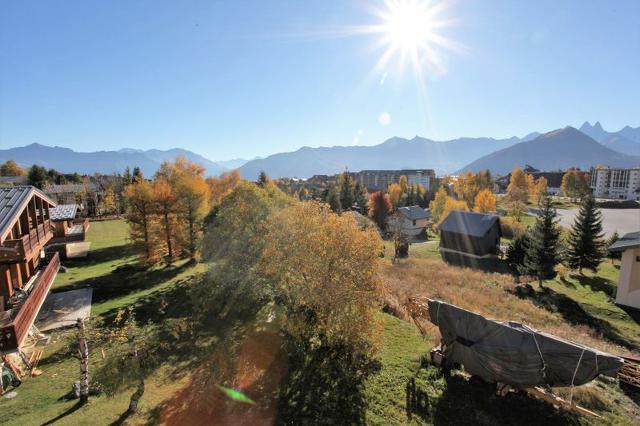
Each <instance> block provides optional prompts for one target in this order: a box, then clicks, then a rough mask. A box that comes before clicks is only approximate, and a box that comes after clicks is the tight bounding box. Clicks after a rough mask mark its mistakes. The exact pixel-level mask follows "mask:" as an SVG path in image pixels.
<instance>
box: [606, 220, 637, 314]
mask: <svg viewBox="0 0 640 426" xmlns="http://www.w3.org/2000/svg"><path fill="white" fill-rule="evenodd" d="M609 251H610V252H612V253H622V259H621V260H620V281H619V282H618V291H617V293H616V303H617V304H619V305H624V306H629V307H631V308H636V309H640V231H638V232H630V233H628V234H625V235H623V236H622V238H620V239H619V240H618V241H616V242H615V243H613V244H612V245H611V246H610V247H609Z"/></svg>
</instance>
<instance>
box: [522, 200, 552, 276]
mask: <svg viewBox="0 0 640 426" xmlns="http://www.w3.org/2000/svg"><path fill="white" fill-rule="evenodd" d="M540 209H541V211H540V215H539V216H538V218H537V219H536V223H535V225H534V226H533V228H532V229H531V232H530V234H529V242H528V244H527V251H526V254H525V257H524V264H523V267H522V268H520V272H521V273H522V274H525V275H533V276H535V277H537V278H538V284H539V285H540V287H542V281H543V280H545V279H550V278H553V277H554V276H555V271H554V268H555V266H556V265H557V264H558V263H559V262H560V255H559V253H558V252H559V239H560V227H559V226H558V213H557V212H556V209H555V208H554V207H553V204H552V202H551V198H549V197H544V198H543V200H542V202H541V205H540Z"/></svg>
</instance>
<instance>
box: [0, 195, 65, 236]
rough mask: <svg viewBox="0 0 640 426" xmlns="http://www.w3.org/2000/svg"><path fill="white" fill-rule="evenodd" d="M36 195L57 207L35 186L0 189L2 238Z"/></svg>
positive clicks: (0, 228) (0, 229) (0, 230)
mask: <svg viewBox="0 0 640 426" xmlns="http://www.w3.org/2000/svg"><path fill="white" fill-rule="evenodd" d="M34 194H37V195H38V196H39V197H41V198H43V199H44V200H46V201H48V202H49V203H50V204H52V205H54V206H55V204H56V203H54V202H53V201H52V200H51V199H50V198H49V197H47V196H46V195H45V194H44V193H43V192H42V191H40V190H39V189H38V188H36V187H34V186H27V185H21V186H6V187H0V237H1V236H3V235H4V234H5V232H6V231H7V229H9V228H10V227H11V225H12V224H13V222H14V219H15V217H16V215H18V214H20V212H21V211H22V209H23V208H24V206H25V205H26V203H28V202H29V200H30V199H31V196H32V195H34Z"/></svg>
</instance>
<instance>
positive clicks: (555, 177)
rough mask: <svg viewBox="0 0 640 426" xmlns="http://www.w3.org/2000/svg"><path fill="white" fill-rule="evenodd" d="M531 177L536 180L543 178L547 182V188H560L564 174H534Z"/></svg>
mask: <svg viewBox="0 0 640 426" xmlns="http://www.w3.org/2000/svg"><path fill="white" fill-rule="evenodd" d="M531 175H532V176H533V178H534V179H536V180H538V179H539V178H540V177H541V176H543V177H544V178H545V179H546V180H547V187H549V188H560V186H562V177H563V176H564V172H534V173H531Z"/></svg>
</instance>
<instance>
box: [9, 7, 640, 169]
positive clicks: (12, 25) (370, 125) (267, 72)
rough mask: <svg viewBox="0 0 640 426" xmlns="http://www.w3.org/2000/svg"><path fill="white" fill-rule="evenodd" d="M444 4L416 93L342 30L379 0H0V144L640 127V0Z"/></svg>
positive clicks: (300, 141) (373, 37)
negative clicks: (586, 124)
mask: <svg viewBox="0 0 640 426" xmlns="http://www.w3.org/2000/svg"><path fill="white" fill-rule="evenodd" d="M435 3H437V2H435ZM378 6H379V7H382V6H383V5H382V4H378ZM438 16H439V17H440V18H441V19H442V20H445V19H446V20H452V21H454V23H453V24H452V25H450V26H447V27H445V28H442V29H439V30H437V31H438V34H440V35H441V36H443V37H446V38H447V39H449V40H452V41H455V42H456V43H457V44H458V45H460V46H462V48H458V49H454V50H450V49H444V48H439V47H436V50H437V51H438V52H439V56H440V57H441V58H442V63H443V64H444V66H443V67H442V68H443V69H440V70H438V71H435V70H432V69H429V70H427V71H425V73H424V74H423V80H422V81H424V92H422V91H421V90H420V85H419V84H418V82H417V80H416V78H415V76H414V74H413V73H412V72H410V70H405V71H404V72H400V71H399V70H398V66H397V65H398V63H397V62H398V61H397V60H396V59H395V58H392V59H391V61H390V62H389V63H388V65H387V66H386V67H385V68H384V69H381V70H374V68H375V65H376V63H377V61H378V60H379V58H380V56H381V55H382V53H383V50H382V49H380V48H376V47H375V46H376V44H377V43H378V42H379V40H380V38H381V36H380V35H378V34H367V35H353V36H347V37H342V36H338V35H337V34H336V29H342V28H345V27H346V26H352V25H368V24H375V23H378V22H379V21H380V18H379V17H378V16H376V15H375V14H373V13H372V6H371V2H365V1H351V0H343V1H338V0H336V1H315V0H304V1H295V0H289V1H267V0H256V1H244V0H238V1H221V2H218V1H157V0H154V1H124V0H122V1H88V0H83V1H71V0H64V1H55V0H48V1H41V2H33V1H26V0H25V1H19V2H2V3H0V147H2V148H8V147H12V146H19V145H25V144H28V143H32V142H39V143H42V144H45V145H61V146H66V147H69V148H72V149H75V150H80V151H93V150H101V149H119V148H123V147H133V148H143V149H147V148H160V149H167V148H171V147H183V148H186V149H191V150H193V151H196V152H198V153H201V154H203V155H205V156H207V157H209V158H211V159H213V160H222V159H230V158H234V157H245V158H251V157H254V156H265V155H268V154H271V153H275V152H282V151H291V150H295V149H297V148H299V147H301V146H305V145H306V146H332V145H351V144H362V145H373V144H377V143H380V142H382V141H384V140H385V139H387V138H389V137H392V136H402V137H409V138H410V137H413V136H415V135H420V136H425V137H430V138H434V139H439V140H443V139H451V138H455V137H459V136H493V137H508V136H512V135H518V136H522V135H524V134H526V133H528V132H530V131H534V130H539V131H544V130H551V129H554V128H558V127H562V126H565V125H567V124H569V125H574V126H579V125H580V124H581V123H582V122H583V121H585V120H591V121H592V122H593V121H595V120H600V121H601V122H602V124H603V126H604V127H605V128H606V129H609V130H618V129H619V128H621V127H623V126H624V125H627V124H629V125H632V126H638V125H640V78H639V77H638V76H639V75H640V71H639V70H640V25H638V17H639V16H640V1H634V0H630V1H595V0H592V1H577V0H576V1H569V0H566V1H560V2H559V1H541V0H536V1H528V2H525V1H507V0H482V1H481V0H468V1H462V0H460V1H458V2H453V3H451V2H449V3H448V6H447V8H446V9H445V10H444V11H443V12H442V14H441V15H438ZM385 73H386V76H385ZM385 113H386V114H385ZM383 114H384V117H381V115H383Z"/></svg>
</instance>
